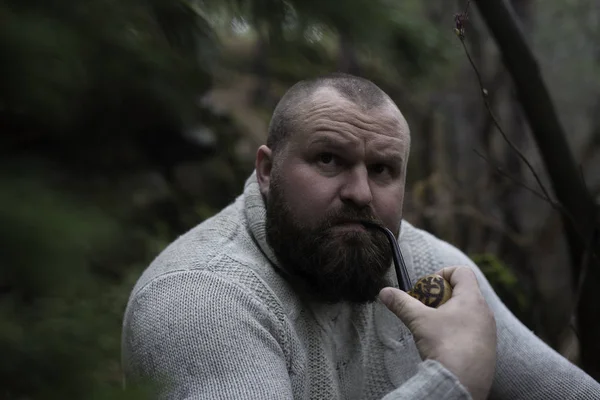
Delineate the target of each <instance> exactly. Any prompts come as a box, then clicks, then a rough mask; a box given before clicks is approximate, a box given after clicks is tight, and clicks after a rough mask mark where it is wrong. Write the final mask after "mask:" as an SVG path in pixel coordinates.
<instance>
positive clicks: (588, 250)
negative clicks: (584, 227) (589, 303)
mask: <svg viewBox="0 0 600 400" xmlns="http://www.w3.org/2000/svg"><path fill="white" fill-rule="evenodd" d="M470 4H471V1H470V0H468V1H467V5H466V7H465V11H464V12H463V13H462V14H456V15H455V16H454V20H455V23H456V27H455V30H454V32H455V33H456V36H458V38H459V39H460V42H461V44H462V46H463V49H464V51H465V54H466V56H467V59H468V60H469V63H470V64H471V67H472V68H473V71H474V72H475V75H476V76H477V81H478V83H479V88H480V90H481V96H482V98H483V103H484V105H485V107H486V109H487V111H488V113H489V115H490V117H491V118H492V122H493V123H494V125H495V126H496V128H497V129H498V131H499V132H500V134H501V135H502V138H503V139H504V141H506V143H507V144H508V145H509V146H510V148H511V149H512V150H513V151H514V152H515V153H516V154H517V156H518V157H519V159H520V160H521V161H523V162H524V163H525V164H526V165H527V168H528V169H529V170H530V171H531V173H532V174H533V176H534V178H535V180H536V182H537V184H538V185H539V187H540V188H541V190H542V193H540V192H538V191H536V190H535V189H532V188H530V187H529V186H527V185H525V184H524V183H522V182H520V181H519V180H517V179H515V178H513V177H512V176H510V175H509V174H507V173H505V172H504V171H503V170H502V169H501V168H499V167H497V166H495V167H494V169H495V170H496V171H497V173H499V174H501V175H503V176H505V177H507V178H509V179H511V180H513V181H514V182H516V183H517V184H518V185H519V186H521V187H523V188H525V189H527V190H529V191H530V192H532V193H533V194H535V195H536V196H537V197H539V198H541V199H543V200H545V201H547V202H548V203H549V204H550V205H551V206H552V207H553V208H554V209H556V210H557V211H559V212H560V213H562V214H563V215H565V216H566V217H567V218H568V220H569V221H570V223H571V226H572V228H573V229H574V230H575V232H576V233H577V235H578V236H579V237H580V239H581V240H582V242H583V244H584V247H585V251H584V253H583V257H582V260H581V263H582V265H581V268H580V274H579V280H578V282H577V288H576V290H575V299H574V303H573V306H572V310H571V314H570V315H571V316H573V315H575V312H576V310H577V307H578V305H579V302H580V299H581V294H582V291H583V284H584V282H585V276H586V275H587V272H588V269H589V265H590V264H591V258H593V259H594V260H598V255H597V254H596V251H595V250H594V247H593V246H594V244H595V243H596V242H597V241H598V240H599V238H598V236H599V235H600V233H599V228H598V227H597V226H596V228H595V229H594V230H593V231H592V234H591V235H590V237H589V238H586V237H585V236H584V235H583V234H582V233H581V230H580V229H579V226H578V225H577V223H576V222H575V219H574V218H573V216H572V214H571V213H570V212H569V210H567V209H566V208H565V207H564V206H563V205H562V204H561V203H560V202H558V201H554V200H552V198H551V197H550V194H549V193H548V191H547V190H546V187H545V186H544V185H543V184H542V181H541V179H540V177H539V176H538V174H537V172H536V171H535V169H534V168H533V166H532V165H531V163H530V162H529V160H527V158H526V157H525V156H524V155H523V153H522V152H521V151H520V150H519V149H518V148H517V147H516V146H515V145H514V143H512V141H511V140H510V139H509V138H508V136H507V135H506V134H505V132H504V130H503V129H502V127H501V126H500V124H499V122H498V120H497V118H496V116H495V114H494V112H493V111H492V108H491V106H490V104H489V101H488V91H487V90H486V89H485V86H484V84H483V79H482V77H481V74H480V73H479V70H478V69H477V66H476V65H475V62H474V61H473V59H472V58H471V55H470V53H469V50H468V48H467V45H466V43H465V22H466V21H467V19H468V9H469V5H470ZM474 151H475V153H477V155H479V156H480V157H481V158H483V159H484V160H485V161H488V160H487V159H486V158H485V157H484V156H483V155H482V154H481V153H479V152H478V151H477V150H475V149H474ZM488 163H489V161H488ZM489 164H490V165H492V164H491V163H489ZM580 174H581V179H582V181H583V183H584V185H585V187H586V189H587V192H588V194H589V195H591V193H590V191H589V188H588V187H587V185H586V184H585V177H584V175H583V170H582V168H581V166H580ZM595 217H596V216H595V215H594V218H595ZM569 327H571V328H572V329H573V331H574V332H575V335H576V336H577V338H578V339H579V335H578V332H577V329H576V328H575V327H574V326H573V324H572V322H571V321H569Z"/></svg>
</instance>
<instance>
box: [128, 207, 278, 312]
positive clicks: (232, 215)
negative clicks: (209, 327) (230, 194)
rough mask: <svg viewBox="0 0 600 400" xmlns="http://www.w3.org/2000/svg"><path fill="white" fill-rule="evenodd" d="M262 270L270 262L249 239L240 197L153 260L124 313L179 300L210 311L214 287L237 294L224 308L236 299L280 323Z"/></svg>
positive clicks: (276, 305) (275, 301)
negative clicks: (254, 304)
mask: <svg viewBox="0 0 600 400" xmlns="http://www.w3.org/2000/svg"><path fill="white" fill-rule="evenodd" d="M266 268H268V260H267V259H266V257H265V256H264V255H263V254H262V252H261V251H260V249H259V248H258V246H257V245H256V244H255V242H254V241H253V240H252V238H251V235H250V233H249V231H248V227H247V224H246V221H245V217H244V213H243V202H242V201H241V199H240V198H238V199H237V200H236V201H235V202H234V203H233V204H231V205H230V206H228V207H227V208H225V209H223V210H222V211H221V212H220V213H218V214H216V215H215V216H213V217H212V218H209V219H208V220H206V221H204V222H202V223H201V224H199V225H198V226H196V227H195V228H193V229H192V230H190V231H188V232H186V233H185V234H183V235H182V236H180V237H179V238H177V239H176V240H175V241H173V242H172V243H171V244H170V245H168V246H167V247H166V248H165V249H164V250H163V251H162V252H161V253H160V254H159V255H158V256H157V257H156V258H155V259H154V260H153V261H152V263H151V264H150V265H149V266H148V268H147V269H146V270H145V271H144V272H143V273H142V275H141V276H140V277H139V279H138V280H137V282H136V284H135V286H134V287H133V289H132V291H131V294H130V298H129V302H128V309H129V308H131V307H132V305H133V303H135V304H137V306H138V307H139V306H141V305H142V303H144V304H143V306H144V307H146V308H149V309H151V308H152V307H153V305H150V304H148V303H149V302H156V303H162V304H166V303H169V304H172V305H173V306H174V305H175V304H177V303H178V302H181V301H183V302H185V301H189V302H195V303H197V302H198V301H202V302H204V303H205V304H206V305H207V307H208V306H212V301H213V299H212V297H211V296H209V294H210V293H212V292H213V291H214V290H215V288H216V287H218V288H220V290H223V291H231V293H235V296H232V297H231V301H226V302H222V303H223V305H230V306H232V307H234V303H235V301H236V300H237V301H251V302H257V304H258V303H260V304H262V306H263V307H264V308H265V310H268V312H270V313H275V314H277V316H278V318H279V319H281V318H283V316H282V315H281V314H282V313H283V311H282V307H281V305H280V302H279V301H278V299H277V297H276V296H275V294H274V291H273V290H271V288H270V287H269V285H268V284H267V283H266V282H265V280H264V279H263V277H262V276H261V274H260V273H259V272H260V271H261V270H262V269H266ZM219 297H220V298H221V299H222V298H224V297H226V295H225V294H223V295H220V296H219Z"/></svg>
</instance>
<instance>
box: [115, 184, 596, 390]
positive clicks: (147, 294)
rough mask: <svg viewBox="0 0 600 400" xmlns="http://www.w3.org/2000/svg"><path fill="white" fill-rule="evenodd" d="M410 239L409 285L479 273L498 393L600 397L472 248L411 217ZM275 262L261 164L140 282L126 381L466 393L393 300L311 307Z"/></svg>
mask: <svg viewBox="0 0 600 400" xmlns="http://www.w3.org/2000/svg"><path fill="white" fill-rule="evenodd" d="M400 245H401V248H402V251H403V254H404V257H405V258H406V263H407V267H408V271H409V273H410V275H411V278H412V280H413V281H415V279H416V278H417V277H420V276H423V275H426V274H429V273H432V272H435V271H436V270H438V269H440V268H442V267H445V266H451V265H457V264H462V265H469V266H471V267H472V268H473V269H474V270H475V271H476V273H477V276H478V278H479V282H480V285H481V288H482V290H483V293H484V295H485V298H486V299H487V301H488V303H489V305H490V306H491V308H492V309H493V311H494V314H495V316H496V320H497V326H498V361H497V369H496V377H495V381H494V385H493V388H492V393H491V396H490V398H493V399H545V400H547V399H567V398H568V399H600V385H599V384H598V383H597V382H596V381H595V380H593V379H592V378H590V377H589V376H587V375H586V374H585V373H583V372H582V371H581V370H580V369H579V368H577V367H575V366H574V365H572V364H571V363H569V362H568V361H567V360H566V359H564V358H563V357H561V356H560V355H559V354H557V353H556V352H555V351H554V350H552V349H551V348H550V347H548V346H546V345H545V344H544V343H543V342H542V341H540V340H539V339H538V338H537V337H536V336H535V335H534V334H532V332H530V331H529V330H528V329H526V328H525V327H524V326H523V325H522V324H521V323H520V322H519V321H518V320H517V319H516V318H515V317H514V316H513V315H512V314H511V313H510V312H509V311H508V310H507V308H506V307H505V306H504V305H503V304H502V303H501V302H500V300H499V299H498V297H497V296H496V294H495V293H494V292H493V290H492V289H491V287H490V285H489V284H488V282H487V281H486V280H485V278H484V276H483V275H482V274H481V272H480V271H479V269H478V268H477V267H476V266H475V265H474V264H473V263H472V261H470V260H469V258H467V257H466V256H465V255H464V254H463V253H461V252H460V251H459V250H457V249H456V248H454V247H452V246H451V245H449V244H448V243H445V242H443V241H440V240H439V239H436V238H435V237H433V236H432V235H430V234H428V233H426V232H424V231H421V230H418V229H416V228H415V227H413V226H411V225H410V224H408V223H406V222H403V225H402V232H401V235H400ZM277 265H278V263H277V260H276V258H275V257H274V255H273V252H272V250H271V249H270V248H269V247H268V245H267V243H266V240H265V207H264V204H263V200H262V198H261V195H260V193H259V190H258V184H257V182H256V176H255V174H253V175H252V176H251V177H250V178H249V179H248V181H247V183H246V185H245V189H244V193H243V194H242V195H241V196H239V197H238V198H237V199H236V200H235V202H234V203H233V204H231V205H230V206H228V207H227V208H225V209H224V210H223V211H221V212H220V213H219V214H217V215H215V216H214V217H212V218H210V219H209V220H206V221H205V222H203V223H202V224H200V225H199V226H197V227H196V228H194V229H192V230H191V231H190V232H188V233H186V234H184V235H183V236H181V237H180V238H179V239H177V240H176V241H175V242H174V243H172V244H171V245H170V246H169V247H168V248H167V249H165V250H164V251H163V252H162V253H161V254H160V255H159V256H158V257H157V258H156V260H155V261H154V262H153V263H152V264H151V265H150V267H149V268H148V269H147V270H146V271H145V272H144V273H143V275H142V276H141V277H140V279H139V280H138V282H137V284H136V285H135V288H134V289H133V291H132V294H131V297H130V300H129V303H128V306H127V310H126V312H125V319H124V327H123V367H124V370H125V376H126V381H133V380H137V379H140V378H143V379H147V378H150V379H166V380H168V382H169V385H168V389H165V390H164V391H163V398H166V399H277V400H281V399H327V400H330V399H385V400H392V399H468V398H470V396H469V394H468V392H467V391H466V390H465V388H464V387H463V386H462V385H461V384H460V383H459V382H458V380H457V379H456V377H455V376H454V375H453V374H452V373H450V372H449V371H448V370H447V369H445V368H444V367H443V366H442V365H441V364H439V363H438V362H435V361H432V360H425V361H423V360H421V358H420V357H419V353H418V351H417V349H416V346H415V343H414V340H413V338H412V336H411V334H410V332H409V331H408V329H407V328H406V327H405V326H404V325H403V324H402V322H400V320H399V319H398V318H397V317H396V316H395V315H394V314H392V313H391V312H390V311H389V310H387V308H386V307H385V306H384V305H383V304H380V303H373V304H370V305H349V304H345V303H344V304H337V305H334V306H331V305H329V306H324V305H321V304H307V303H306V302H303V301H302V300H301V299H300V298H299V297H298V296H297V295H296V293H294V291H293V290H292V289H291V288H290V286H289V285H288V283H287V282H286V281H285V280H284V279H283V278H282V277H281V275H280V274H278V273H277V269H278V268H279V267H277ZM390 278H391V279H393V281H394V282H395V279H394V278H393V268H390Z"/></svg>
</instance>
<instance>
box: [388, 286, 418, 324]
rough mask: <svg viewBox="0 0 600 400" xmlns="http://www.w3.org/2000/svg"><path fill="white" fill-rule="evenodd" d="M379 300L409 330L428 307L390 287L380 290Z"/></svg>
mask: <svg viewBox="0 0 600 400" xmlns="http://www.w3.org/2000/svg"><path fill="white" fill-rule="evenodd" d="M379 300H381V302H382V303H383V304H385V306H386V307H387V308H388V309H389V310H390V311H391V312H393V313H394V314H396V316H397V317H398V318H400V320H401V321H402V322H403V323H404V325H406V326H408V327H409V328H411V326H412V323H413V321H414V320H415V319H416V318H417V317H418V316H419V315H422V314H423V313H424V312H428V311H429V307H427V306H426V305H424V304H423V303H421V302H420V301H419V300H417V299H415V298H414V297H412V296H410V295H408V294H407V293H406V292H403V291H402V290H398V289H396V288H392V287H386V288H383V289H381V291H380V292H379Z"/></svg>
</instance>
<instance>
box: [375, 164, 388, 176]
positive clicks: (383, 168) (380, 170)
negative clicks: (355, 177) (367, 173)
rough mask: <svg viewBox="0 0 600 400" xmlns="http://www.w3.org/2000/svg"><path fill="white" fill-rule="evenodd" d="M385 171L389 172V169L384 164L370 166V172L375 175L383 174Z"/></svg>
mask: <svg viewBox="0 0 600 400" xmlns="http://www.w3.org/2000/svg"><path fill="white" fill-rule="evenodd" d="M386 171H387V172H389V171H390V168H389V167H388V166H387V165H385V164H374V165H372V166H371V172H373V173H375V174H378V175H379V174H383V173H384V172H386Z"/></svg>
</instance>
